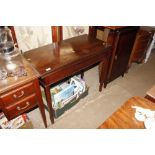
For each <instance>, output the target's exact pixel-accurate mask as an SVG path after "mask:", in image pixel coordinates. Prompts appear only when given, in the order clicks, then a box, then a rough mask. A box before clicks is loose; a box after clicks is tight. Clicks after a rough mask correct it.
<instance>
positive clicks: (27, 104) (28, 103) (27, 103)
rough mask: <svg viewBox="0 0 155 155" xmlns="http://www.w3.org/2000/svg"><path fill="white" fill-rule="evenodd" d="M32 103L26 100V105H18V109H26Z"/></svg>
mask: <svg viewBox="0 0 155 155" xmlns="http://www.w3.org/2000/svg"><path fill="white" fill-rule="evenodd" d="M29 105H30V102H26V106H24V107H20V106H18V107H17V110H19V111H20V110H24V109H26V108H27V107H28V106H29Z"/></svg>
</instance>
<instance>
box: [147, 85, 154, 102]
mask: <svg viewBox="0 0 155 155" xmlns="http://www.w3.org/2000/svg"><path fill="white" fill-rule="evenodd" d="M146 94H147V95H148V96H150V97H152V98H153V99H155V85H154V86H153V87H152V88H151V89H150V90H149V91H147V92H146Z"/></svg>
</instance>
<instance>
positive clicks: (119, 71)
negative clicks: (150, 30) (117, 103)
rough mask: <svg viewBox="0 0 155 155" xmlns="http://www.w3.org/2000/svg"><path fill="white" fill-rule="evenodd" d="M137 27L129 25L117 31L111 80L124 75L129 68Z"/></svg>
mask: <svg viewBox="0 0 155 155" xmlns="http://www.w3.org/2000/svg"><path fill="white" fill-rule="evenodd" d="M136 33H137V27H129V28H126V29H122V30H119V31H117V32H116V39H115V42H117V43H116V48H115V50H114V51H113V57H114V58H113V61H112V62H111V63H112V70H111V73H110V81H112V80H114V79H115V78H117V77H119V76H120V75H124V73H125V71H126V70H127V66H128V61H129V58H130V54H131V51H132V48H133V44H134V41H135V36H136Z"/></svg>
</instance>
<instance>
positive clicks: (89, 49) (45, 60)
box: [24, 35, 111, 77]
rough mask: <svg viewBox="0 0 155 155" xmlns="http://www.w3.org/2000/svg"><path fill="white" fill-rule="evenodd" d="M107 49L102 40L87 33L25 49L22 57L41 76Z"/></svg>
mask: <svg viewBox="0 0 155 155" xmlns="http://www.w3.org/2000/svg"><path fill="white" fill-rule="evenodd" d="M109 50H111V46H110V45H106V44H105V45H104V44H103V41H100V40H98V39H96V38H91V37H90V36H89V35H81V36H78V37H73V38H70V39H67V40H63V41H60V42H56V43H52V44H49V45H46V46H43V47H39V48H36V49H33V50H30V51H27V52H25V53H24V57H25V58H26V59H27V60H28V61H29V62H30V63H31V64H32V65H33V67H34V68H35V69H36V70H37V71H38V72H39V74H40V76H41V77H43V76H46V75H47V74H48V73H51V72H54V71H56V70H58V69H61V68H62V67H64V66H65V65H72V63H74V62H78V61H79V62H80V61H84V59H85V58H88V56H90V55H92V56H93V55H94V54H97V53H101V52H108V51H109Z"/></svg>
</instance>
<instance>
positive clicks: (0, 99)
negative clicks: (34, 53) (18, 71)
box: [0, 61, 47, 127]
mask: <svg viewBox="0 0 155 155" xmlns="http://www.w3.org/2000/svg"><path fill="white" fill-rule="evenodd" d="M25 67H26V71H27V76H23V77H19V78H16V77H8V78H7V79H5V80H1V81H0V110H1V111H3V112H4V114H5V116H6V117H7V119H8V120H11V119H13V118H15V117H17V116H19V115H20V114H22V113H25V112H27V111H30V110H32V109H33V108H34V107H37V106H38V107H39V109H40V112H41V116H42V118H43V122H44V125H45V127H47V123H46V116H45V110H44V105H43V101H42V96H41V91H40V85H39V81H38V75H37V73H36V72H35V71H34V70H33V69H32V68H31V67H30V66H29V65H28V64H27V63H26V61H25Z"/></svg>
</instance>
